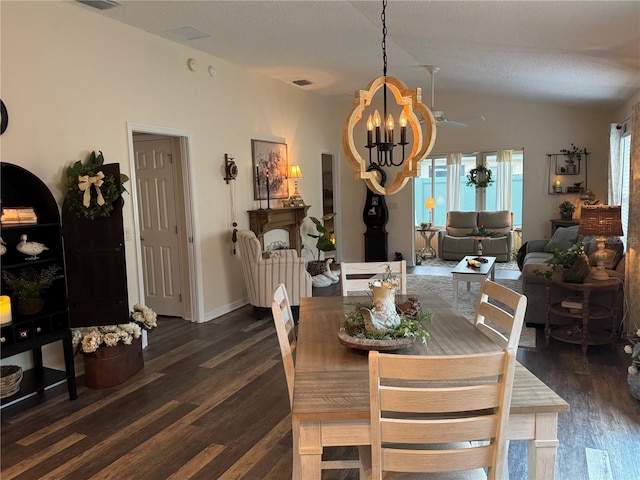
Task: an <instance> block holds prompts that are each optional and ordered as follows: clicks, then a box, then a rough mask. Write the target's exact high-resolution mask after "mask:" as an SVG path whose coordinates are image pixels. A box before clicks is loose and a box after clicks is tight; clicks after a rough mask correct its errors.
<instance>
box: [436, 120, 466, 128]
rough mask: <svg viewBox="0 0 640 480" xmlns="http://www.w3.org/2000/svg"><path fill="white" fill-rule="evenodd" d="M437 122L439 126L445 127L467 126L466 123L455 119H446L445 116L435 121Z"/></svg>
mask: <svg viewBox="0 0 640 480" xmlns="http://www.w3.org/2000/svg"><path fill="white" fill-rule="evenodd" d="M437 124H438V126H440V127H447V128H463V127H466V126H467V124H466V123H462V122H457V121H455V120H447V119H446V118H443V119H442V120H440V121H439V122H437Z"/></svg>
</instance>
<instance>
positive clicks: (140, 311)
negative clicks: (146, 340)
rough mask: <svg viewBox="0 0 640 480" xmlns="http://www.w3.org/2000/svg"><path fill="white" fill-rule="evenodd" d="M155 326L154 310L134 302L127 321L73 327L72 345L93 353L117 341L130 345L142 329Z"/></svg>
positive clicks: (149, 328)
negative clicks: (129, 319)
mask: <svg viewBox="0 0 640 480" xmlns="http://www.w3.org/2000/svg"><path fill="white" fill-rule="evenodd" d="M157 326H158V323H157V314H156V312H154V311H153V310H152V309H150V308H149V307H147V306H146V305H140V304H139V303H136V304H135V305H134V306H133V312H131V321H130V322H129V323H123V324H120V325H103V326H99V327H85V328H73V329H72V341H73V347H74V349H75V350H77V351H78V352H81V353H94V352H95V351H96V350H98V348H100V347H115V346H116V345H118V344H119V343H123V344H124V345H131V342H133V340H134V339H136V338H140V335H142V330H151V329H153V328H155V327H157Z"/></svg>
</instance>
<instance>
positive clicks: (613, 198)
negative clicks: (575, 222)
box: [607, 123, 623, 205]
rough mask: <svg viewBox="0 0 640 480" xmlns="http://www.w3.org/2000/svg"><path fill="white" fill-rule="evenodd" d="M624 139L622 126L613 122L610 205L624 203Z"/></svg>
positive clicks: (610, 131)
mask: <svg viewBox="0 0 640 480" xmlns="http://www.w3.org/2000/svg"><path fill="white" fill-rule="evenodd" d="M621 140H622V128H620V125H618V124H617V123H612V124H611V126H610V128H609V188H608V201H607V203H608V204H609V205H621V204H622V173H623V168H622V167H623V165H622V156H621V152H620V141H621Z"/></svg>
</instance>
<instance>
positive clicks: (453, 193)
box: [447, 153, 462, 212]
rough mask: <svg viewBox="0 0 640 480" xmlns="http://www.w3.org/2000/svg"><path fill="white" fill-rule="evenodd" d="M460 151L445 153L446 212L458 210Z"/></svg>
mask: <svg viewBox="0 0 640 480" xmlns="http://www.w3.org/2000/svg"><path fill="white" fill-rule="evenodd" d="M461 165H462V154H461V153H449V154H448V155H447V212H451V211H453V210H460V170H461Z"/></svg>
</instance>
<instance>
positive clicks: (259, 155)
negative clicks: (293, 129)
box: [251, 140, 289, 200]
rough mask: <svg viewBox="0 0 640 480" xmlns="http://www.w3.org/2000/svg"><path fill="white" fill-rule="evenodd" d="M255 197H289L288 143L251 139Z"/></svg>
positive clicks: (258, 198) (263, 198) (260, 198)
mask: <svg viewBox="0 0 640 480" xmlns="http://www.w3.org/2000/svg"><path fill="white" fill-rule="evenodd" d="M251 156H252V158H253V174H254V179H253V199H254V200H267V199H268V198H269V199H274V198H289V182H288V181H287V175H288V171H289V159H288V157H287V144H286V143H276V142H266V141H264V140H251Z"/></svg>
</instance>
